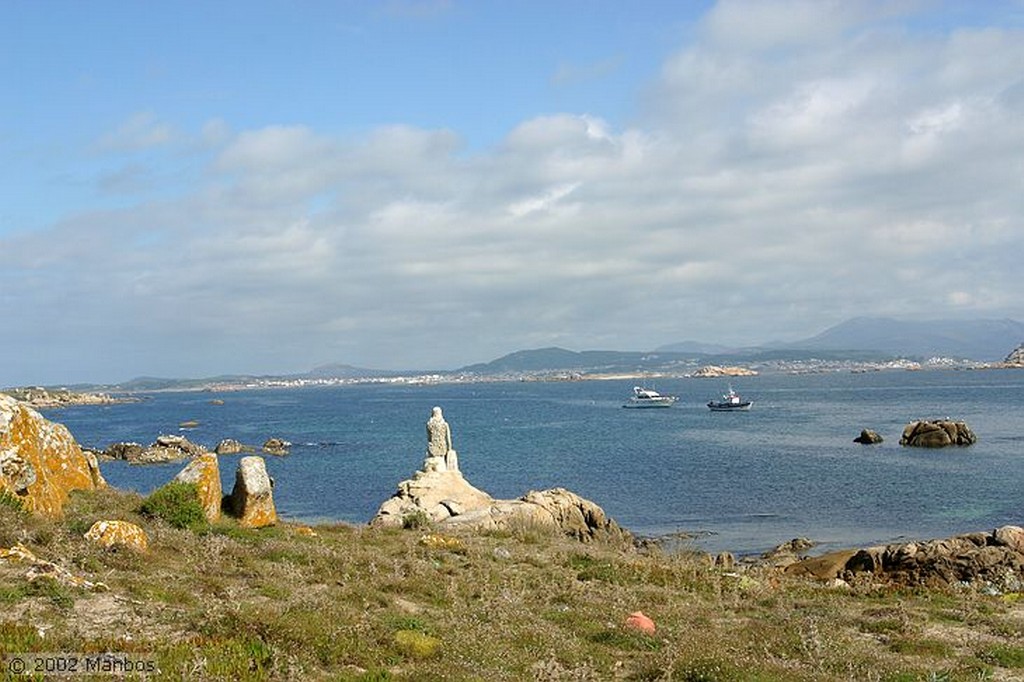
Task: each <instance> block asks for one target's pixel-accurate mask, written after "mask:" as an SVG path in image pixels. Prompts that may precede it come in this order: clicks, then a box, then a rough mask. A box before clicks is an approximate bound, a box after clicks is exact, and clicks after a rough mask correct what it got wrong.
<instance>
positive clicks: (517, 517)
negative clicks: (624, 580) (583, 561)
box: [370, 408, 632, 542]
mask: <svg viewBox="0 0 1024 682" xmlns="http://www.w3.org/2000/svg"><path fill="white" fill-rule="evenodd" d="M440 416H441V415H440V410H439V409H438V408H435V413H434V416H433V417H432V418H431V421H430V422H428V423H427V453H426V455H427V456H426V459H425V460H424V462H423V468H422V469H421V470H420V471H417V472H416V473H415V474H414V475H413V477H412V478H411V479H409V480H406V481H402V482H401V483H400V484H399V485H398V490H397V492H395V494H394V495H393V496H392V497H391V498H390V499H388V500H386V501H385V502H384V503H383V504H382V505H381V506H380V509H378V511H377V514H376V515H375V516H374V517H373V519H372V520H371V521H370V523H371V525H375V526H398V527H401V526H405V525H408V524H409V523H410V522H411V521H413V520H416V519H420V518H425V519H428V520H429V521H430V522H432V523H435V524H440V525H443V526H444V527H447V528H453V529H454V528H461V529H464V530H471V531H481V530H484V531H486V530H507V529H513V528H523V527H536V528H543V529H549V530H551V531H552V532H560V533H563V534H565V535H568V536H570V537H573V538H576V539H578V540H581V541H584V542H587V541H591V540H603V541H612V542H619V541H622V542H627V541H630V540H631V538H632V536H631V535H630V534H629V533H628V532H627V531H625V530H623V529H621V528H620V527H619V526H618V524H617V523H615V521H614V520H612V519H611V518H609V517H608V516H607V515H606V514H605V513H604V510H603V509H601V507H599V506H598V505H596V504H594V503H593V502H591V501H589V500H586V499H584V498H582V497H580V496H579V495H576V494H575V493H573V492H570V491H568V490H566V489H564V488H552V489H550V490H543V491H530V492H528V493H527V494H526V495H524V496H522V497H521V498H519V499H516V500H496V499H494V498H492V497H491V496H490V495H488V494H487V493H486V492H484V491H482V490H479V489H477V488H475V487H474V486H473V485H471V484H470V483H469V481H467V480H466V479H465V478H464V477H463V475H462V472H461V471H459V470H458V468H457V467H458V460H457V459H455V457H454V452H455V451H454V449H452V447H451V434H450V430H447V428H446V429H441V428H440V426H439V425H438V422H437V421H435V418H440ZM445 426H447V425H445ZM442 436H443V437H442ZM453 467H456V468H453Z"/></svg>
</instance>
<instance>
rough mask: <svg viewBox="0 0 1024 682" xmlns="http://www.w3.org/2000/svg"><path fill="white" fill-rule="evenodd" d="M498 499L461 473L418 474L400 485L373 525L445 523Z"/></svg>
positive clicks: (488, 505)
mask: <svg viewBox="0 0 1024 682" xmlns="http://www.w3.org/2000/svg"><path fill="white" fill-rule="evenodd" d="M493 502H494V499H493V498H492V497H491V496H490V495H488V494H487V493H485V492H484V491H482V490H478V489H477V488H475V487H473V486H472V485H471V484H470V483H469V481H467V480H466V479H465V478H464V477H463V476H462V473H461V472H459V471H436V470H431V471H417V472H416V473H415V474H414V475H413V477H412V478H410V479H408V480H405V481H402V482H401V483H399V484H398V490H397V491H396V492H395V494H394V495H392V496H391V497H390V498H388V499H387V500H385V501H384V503H383V504H382V505H381V506H380V509H378V510H377V514H376V515H375V516H374V517H373V519H372V520H371V521H370V523H371V524H373V525H375V526H399V527H400V526H402V525H404V524H406V523H407V522H408V519H409V518H411V517H417V516H425V517H426V518H428V519H430V520H431V521H434V522H441V521H444V520H446V519H449V518H451V517H453V516H459V515H460V514H466V513H468V512H473V511H477V510H480V509H486V508H488V507H490V505H491V504H492V503H493Z"/></svg>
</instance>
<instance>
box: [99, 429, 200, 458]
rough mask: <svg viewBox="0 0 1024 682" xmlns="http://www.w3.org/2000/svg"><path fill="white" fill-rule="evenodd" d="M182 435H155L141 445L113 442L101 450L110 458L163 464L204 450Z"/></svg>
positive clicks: (194, 455) (197, 454)
mask: <svg viewBox="0 0 1024 682" xmlns="http://www.w3.org/2000/svg"><path fill="white" fill-rule="evenodd" d="M206 451H207V450H206V448H204V447H203V446H202V445H196V444H195V443H193V442H192V441H190V440H189V439H188V438H185V437H184V436H168V435H165V436H157V439H156V440H155V441H153V444H152V445H150V446H148V447H143V446H142V445H139V444H138V443H114V444H112V445H110V446H109V447H108V448H107V449H106V450H104V451H103V456H104V457H108V458H110V459H122V460H124V461H126V462H128V463H129V464H163V463H165V462H180V461H181V460H183V459H188V458H190V457H198V456H199V455H202V454H204V453H205V452H206Z"/></svg>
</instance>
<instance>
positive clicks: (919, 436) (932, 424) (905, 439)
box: [900, 419, 978, 448]
mask: <svg viewBox="0 0 1024 682" xmlns="http://www.w3.org/2000/svg"><path fill="white" fill-rule="evenodd" d="M976 442H978V437H977V436H976V435H974V431H972V430H971V427H969V426H968V425H967V424H966V423H965V422H962V421H954V420H952V419H940V420H937V421H915V422H910V423H909V424H907V426H906V428H904V429H903V435H902V436H901V437H900V445H905V446H909V447H917V448H944V447H947V446H950V445H961V446H962V445H973V444H974V443H976Z"/></svg>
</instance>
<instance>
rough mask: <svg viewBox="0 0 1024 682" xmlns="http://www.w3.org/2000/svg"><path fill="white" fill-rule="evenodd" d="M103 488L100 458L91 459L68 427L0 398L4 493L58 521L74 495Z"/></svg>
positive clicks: (0, 462) (0, 471) (0, 483)
mask: <svg viewBox="0 0 1024 682" xmlns="http://www.w3.org/2000/svg"><path fill="white" fill-rule="evenodd" d="M103 485H105V483H104V482H103V477H102V475H100V471H99V465H98V464H97V463H96V459H95V457H93V458H91V459H90V458H89V457H86V455H85V454H84V453H83V452H82V449H81V448H80V447H79V445H78V443H76V442H75V439H74V437H73V436H72V435H71V432H70V431H68V430H67V428H66V427H65V426H64V425H63V424H58V423H56V422H51V421H49V420H48V419H46V418H45V417H43V416H42V415H41V414H39V413H38V412H36V411H35V410H34V409H32V408H31V407H29V406H27V405H25V404H23V403H20V402H18V401H17V400H15V399H14V398H11V397H10V396H8V395H5V394H0V490H6V491H8V492H9V493H11V494H13V495H15V496H17V497H18V498H19V499H20V500H21V502H22V505H23V506H24V507H25V509H27V510H29V511H34V512H38V513H40V514H43V515H45V516H50V517H59V516H60V515H61V513H62V511H63V508H64V503H65V502H66V501H67V499H68V494H69V493H70V492H71V491H72V490H92V489H94V488H97V487H101V486H103Z"/></svg>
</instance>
